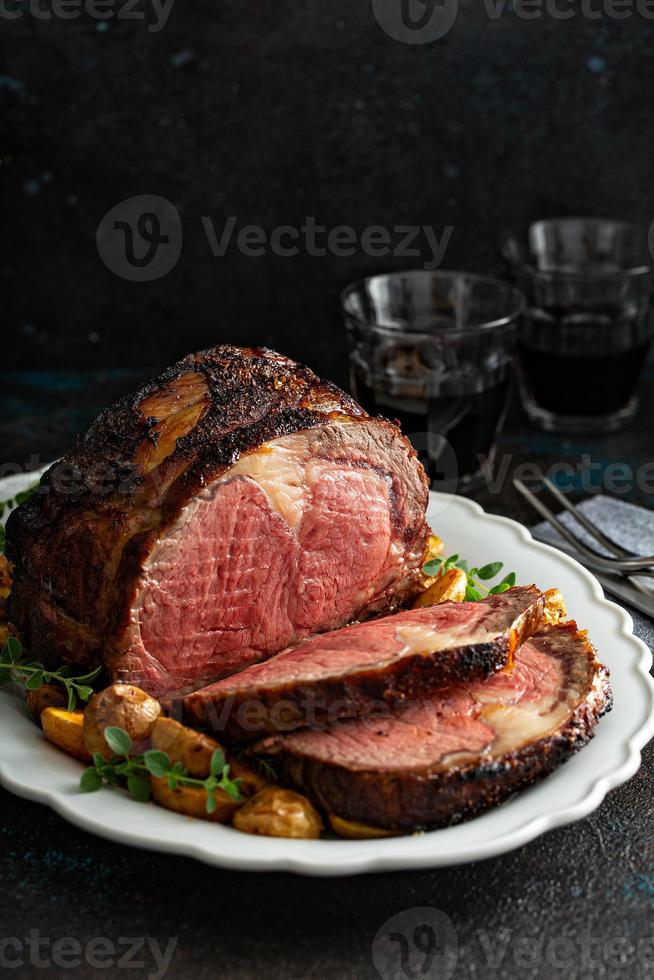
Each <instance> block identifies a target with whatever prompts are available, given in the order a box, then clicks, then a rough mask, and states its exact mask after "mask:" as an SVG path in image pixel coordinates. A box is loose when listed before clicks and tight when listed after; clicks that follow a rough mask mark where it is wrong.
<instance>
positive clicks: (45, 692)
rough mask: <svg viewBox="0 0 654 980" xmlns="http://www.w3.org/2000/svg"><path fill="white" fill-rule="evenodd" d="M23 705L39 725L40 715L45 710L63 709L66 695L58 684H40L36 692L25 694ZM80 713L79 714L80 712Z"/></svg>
mask: <svg viewBox="0 0 654 980" xmlns="http://www.w3.org/2000/svg"><path fill="white" fill-rule="evenodd" d="M25 704H26V705H27V710H28V711H29V713H30V714H31V716H32V718H33V719H34V721H35V722H37V723H38V724H40V723H41V715H42V714H43V712H44V711H45V709H46V708H65V707H66V706H67V704H68V695H67V694H66V691H65V690H64V688H63V687H61V685H59V684H41V687H39V688H37V689H36V691H26V692H25ZM80 713H81V712H80Z"/></svg>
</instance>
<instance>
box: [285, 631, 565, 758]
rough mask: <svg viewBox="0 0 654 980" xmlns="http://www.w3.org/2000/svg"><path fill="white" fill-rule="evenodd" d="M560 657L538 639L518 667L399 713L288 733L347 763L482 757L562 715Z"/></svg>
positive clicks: (296, 748) (299, 749)
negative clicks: (461, 756)
mask: <svg viewBox="0 0 654 980" xmlns="http://www.w3.org/2000/svg"><path fill="white" fill-rule="evenodd" d="M562 684H563V671H562V668H561V663H560V661H559V660H558V659H556V658H555V657H552V656H551V655H550V654H549V651H548V649H547V647H546V646H543V645H542V644H541V643H539V641H538V640H530V641H528V642H527V643H525V644H523V646H522V647H521V648H520V650H519V652H518V654H517V656H516V661H515V666H514V667H513V669H512V670H505V671H502V672H500V673H499V674H496V675H494V676H493V677H491V678H489V679H488V680H486V681H482V682H480V683H477V684H474V685H471V686H469V687H463V688H460V689H457V690H456V691H452V692H450V693H448V694H447V695H444V694H443V693H442V692H441V693H440V694H439V695H435V696H432V697H430V698H426V699H424V700H421V701H420V702H415V703H411V704H409V705H408V706H406V707H404V708H399V709H396V710H395V711H394V712H393V714H392V715H391V714H389V715H384V716H382V717H376V718H375V717H369V718H366V719H361V720H358V721H347V722H341V723H340V724H338V725H335V726H334V727H333V728H332V729H329V730H327V731H321V730H312V729H308V728H307V729H302V730H300V731H298V732H293V733H292V734H290V735H286V736H285V741H286V744H287V746H288V747H289V748H291V749H292V751H293V752H294V753H296V754H305V755H308V756H310V757H311V758H312V759H314V760H320V761H323V762H326V763H330V764H332V765H341V766H346V767H347V768H348V769H357V770H366V769H377V768H379V769H383V770H389V771H392V770H394V769H397V770H404V769H423V768H425V767H434V766H438V765H439V764H442V763H444V760H446V758H447V757H449V756H451V755H452V754H453V753H466V754H472V755H476V756H478V755H479V754H480V753H495V752H496V753H497V754H500V753H501V751H505V750H506V747H507V745H512V747H515V739H516V733H518V737H519V738H520V737H521V738H523V739H524V738H526V737H528V736H529V735H533V733H534V731H535V730H543V731H545V730H547V729H548V727H549V726H551V725H554V723H555V721H558V720H559V718H558V715H559V714H560V710H561V708H562V709H563V711H564V712H565V711H567V708H566V706H565V704H562V702H561V698H560V696H559V695H560V690H561V687H562Z"/></svg>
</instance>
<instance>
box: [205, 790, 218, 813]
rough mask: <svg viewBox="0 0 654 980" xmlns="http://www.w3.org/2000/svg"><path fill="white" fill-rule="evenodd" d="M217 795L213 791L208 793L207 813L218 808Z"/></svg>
mask: <svg viewBox="0 0 654 980" xmlns="http://www.w3.org/2000/svg"><path fill="white" fill-rule="evenodd" d="M216 806H217V803H216V797H215V796H214V794H213V793H212V792H208V793H207V813H213V812H214V811H215V809H216Z"/></svg>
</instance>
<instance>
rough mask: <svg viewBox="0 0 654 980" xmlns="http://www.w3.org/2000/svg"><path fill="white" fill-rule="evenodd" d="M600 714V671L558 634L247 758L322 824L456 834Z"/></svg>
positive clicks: (542, 770) (603, 705) (582, 642)
mask: <svg viewBox="0 0 654 980" xmlns="http://www.w3.org/2000/svg"><path fill="white" fill-rule="evenodd" d="M610 704H611V691H610V687H609V682H608V674H607V671H606V669H605V668H604V667H602V666H601V665H600V664H599V663H598V661H597V660H596V657H595V651H594V650H593V647H592V646H591V644H590V643H589V641H588V639H587V637H586V635H585V634H584V633H580V632H578V631H577V627H576V625H575V624H574V623H567V624H564V625H560V626H545V627H543V628H541V629H540V630H539V631H538V633H537V634H535V636H534V637H533V638H532V639H530V640H528V641H527V642H526V643H525V644H524V645H523V646H522V647H521V648H520V650H519V651H518V653H517V654H516V659H515V664H514V666H513V669H507V670H504V671H501V672H499V673H497V674H495V675H493V676H492V677H490V678H488V679H487V680H486V681H482V682H478V683H475V684H467V685H462V686H459V687H456V688H452V689H451V690H450V691H448V692H446V693H439V694H437V695H432V696H430V697H429V698H427V699H422V700H417V701H414V702H412V703H410V704H407V705H404V706H403V707H401V708H395V709H393V710H392V711H389V712H387V713H386V714H384V715H381V716H379V717H376V718H368V719H359V720H355V721H346V722H342V723H340V724H337V725H335V726H333V727H332V728H330V729H327V730H323V731H320V730H317V729H309V728H305V729H301V730H300V731H296V732H293V733H291V734H289V735H277V736H273V737H270V738H268V739H265V740H263V741H262V742H260V743H258V744H257V745H256V746H255V748H254V751H255V753H257V754H259V755H263V756H266V757H268V758H270V759H271V760H272V762H273V764H274V765H275V767H276V768H277V770H278V773H279V776H280V779H281V781H282V782H283V783H285V784H286V785H290V786H292V787H295V788H299V789H302V790H303V791H304V792H306V793H307V794H308V795H309V796H310V797H311V798H312V799H313V801H314V802H315V803H316V804H317V805H318V806H319V807H321V808H322V809H323V810H325V811H327V812H328V813H332V814H336V815H338V816H340V817H344V818H346V819H349V820H355V821H360V822H364V823H368V824H372V825H373V826H377V827H379V828H384V829H387V830H393V831H398V832H405V833H406V832H410V831H415V830H426V829H430V828H436V827H443V826H446V825H449V824H454V823H458V822H459V821H461V820H464V819H467V818H469V817H472V816H474V815H475V814H478V813H480V812H481V811H483V810H485V809H486V808H487V807H490V806H493V805H494V804H497V803H500V802H501V801H502V800H505V799H506V798H507V797H508V796H509V795H511V794H512V793H513V792H514V791H516V790H518V789H520V788H522V787H524V786H526V785H527V784H529V783H531V782H533V781H534V780H536V779H539V778H540V777H542V776H545V775H546V774H547V773H549V772H551V771H552V770H553V769H554V768H555V767H556V766H558V765H559V764H560V763H562V762H564V761H565V760H566V759H567V758H568V757H569V756H570V755H571V754H572V753H573V752H575V751H576V750H577V749H579V748H580V747H581V746H582V745H584V743H585V742H587V741H588V739H589V738H590V737H591V735H592V733H593V728H594V726H595V724H596V722H597V720H598V719H599V717H600V716H601V715H602V713H603V712H604V711H606V710H607V709H608V708H609V707H610Z"/></svg>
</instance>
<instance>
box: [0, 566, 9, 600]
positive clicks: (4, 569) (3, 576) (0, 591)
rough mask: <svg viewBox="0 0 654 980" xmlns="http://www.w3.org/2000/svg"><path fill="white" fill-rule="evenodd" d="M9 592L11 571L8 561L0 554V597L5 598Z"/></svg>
mask: <svg viewBox="0 0 654 980" xmlns="http://www.w3.org/2000/svg"><path fill="white" fill-rule="evenodd" d="M10 592H11V571H10V569H9V562H8V561H7V559H6V558H5V556H4V555H0V599H6V598H7V596H8V595H9V593H10Z"/></svg>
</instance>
